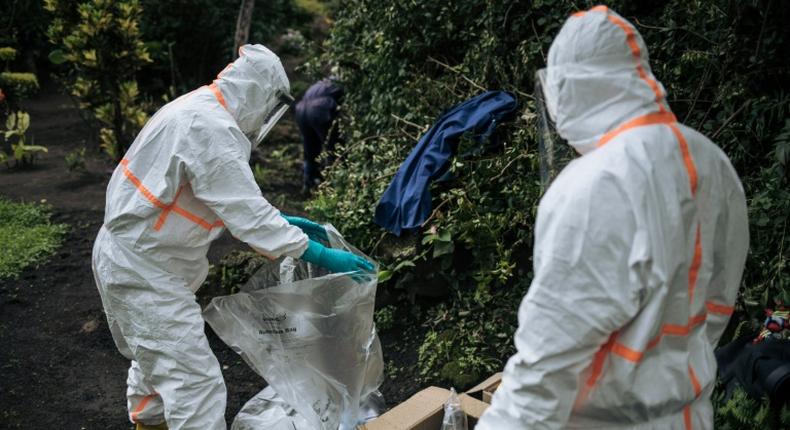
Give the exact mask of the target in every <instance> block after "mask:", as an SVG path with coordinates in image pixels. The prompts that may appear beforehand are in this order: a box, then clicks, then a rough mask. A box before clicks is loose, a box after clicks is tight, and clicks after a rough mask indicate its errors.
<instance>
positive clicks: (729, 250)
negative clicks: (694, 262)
mask: <svg viewBox="0 0 790 430" xmlns="http://www.w3.org/2000/svg"><path fill="white" fill-rule="evenodd" d="M727 164H728V165H727V166H726V167H725V168H723V169H721V171H722V172H726V175H727V178H728V180H726V181H724V183H725V184H726V185H725V187H726V188H727V190H726V191H725V192H724V193H722V194H721V195H722V201H721V204H720V205H719V208H720V212H719V214H718V216H717V218H716V231H715V232H714V235H715V236H714V237H715V241H714V245H713V267H712V269H711V271H712V273H711V281H710V288H708V297H707V298H706V301H705V308H706V309H705V310H706V312H707V314H708V316H707V319H706V330H707V332H706V334H707V336H708V338H709V339H710V342H711V344H712V345H714V346H715V345H717V344H718V342H719V338H721V335H722V333H724V330H725V329H726V328H727V323H728V322H729V320H730V316H731V315H732V313H733V306H734V304H735V300H736V298H737V297H738V289H739V288H740V285H741V277H742V275H743V268H744V265H745V264H746V254H747V253H748V251H749V222H748V219H747V207H746V197H745V196H744V192H743V187H742V186H741V183H740V181H739V180H738V177H737V175H736V174H735V170H734V169H733V168H732V166H731V165H729V163H727Z"/></svg>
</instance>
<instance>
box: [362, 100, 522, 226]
mask: <svg viewBox="0 0 790 430" xmlns="http://www.w3.org/2000/svg"><path fill="white" fill-rule="evenodd" d="M516 107H517V102H516V98H515V96H513V94H511V93H508V92H505V91H488V92H485V93H483V94H480V95H478V96H475V97H473V98H471V99H469V100H466V101H465V102H463V103H460V104H458V105H456V106H453V107H452V108H451V109H450V110H448V111H447V112H445V113H444V114H443V115H442V116H441V117H440V118H439V119H438V120H437V121H436V123H435V124H434V125H433V126H432V127H431V128H430V130H428V132H427V133H425V134H424V135H423V136H422V137H421V138H420V141H419V142H417V146H415V147H414V149H412V151H411V153H410V154H409V156H408V157H407V158H406V161H404V162H403V164H401V166H400V168H399V169H398V172H397V173H396V174H395V177H394V178H393V179H392V182H390V185H389V187H387V190H386V191H384V195H382V196H381V200H380V201H379V204H378V206H376V215H375V222H376V224H378V225H380V226H381V227H384V228H385V229H387V230H388V231H390V232H391V233H394V234H396V235H398V236H400V234H401V232H402V231H403V230H411V229H415V228H418V227H419V226H420V225H422V223H423V222H425V220H426V219H428V216H429V215H430V213H431V191H430V186H431V182H432V181H434V180H436V179H437V178H439V177H440V176H442V174H443V173H445V172H446V171H447V167H448V164H449V161H450V158H451V157H452V156H453V154H454V153H455V150H456V149H457V147H458V141H459V139H460V137H461V135H463V134H464V133H467V132H472V133H474V134H475V136H474V137H475V140H476V141H477V142H478V144H481V143H482V142H484V141H486V140H487V139H488V138H489V137H490V136H491V133H493V131H494V127H495V126H496V124H497V123H498V122H501V121H504V120H507V119H510V117H512V116H513V113H514V112H515V111H516Z"/></svg>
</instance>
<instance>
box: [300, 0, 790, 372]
mask: <svg viewBox="0 0 790 430" xmlns="http://www.w3.org/2000/svg"><path fill="white" fill-rule="evenodd" d="M606 3H609V5H610V6H612V7H613V8H614V9H616V10H618V11H619V12H621V13H622V14H623V15H624V16H626V17H627V18H629V19H630V20H631V21H632V22H633V23H635V25H636V26H637V27H638V28H639V30H640V32H641V33H642V35H643V36H644V38H645V40H646V43H647V44H648V46H649V49H650V55H651V63H652V65H653V70H654V73H655V74H656V75H657V76H658V78H659V79H660V80H661V81H662V82H663V83H664V85H665V86H666V87H667V89H668V93H669V96H670V100H669V101H670V104H671V106H672V108H673V110H674V112H675V113H676V114H677V115H678V117H679V118H681V120H682V121H683V122H684V123H686V124H688V125H690V126H692V127H695V128H698V129H700V130H701V131H702V132H704V133H706V134H707V135H709V136H710V137H711V138H712V140H714V141H715V142H716V143H718V144H719V145H720V146H721V147H722V148H723V149H724V150H725V151H726V152H727V154H728V155H729V156H730V158H731V159H732V161H733V164H734V165H735V167H736V169H737V170H738V172H739V174H740V176H741V178H742V180H743V183H744V186H745V189H746V192H747V196H748V198H749V211H750V212H749V216H750V229H751V235H752V238H751V251H752V252H751V254H750V257H749V260H748V262H747V268H746V273H745V275H744V284H743V288H742V294H741V296H740V298H739V301H738V304H737V309H738V311H739V312H738V315H749V314H752V315H756V314H757V313H758V312H761V308H762V307H763V306H765V305H766V304H767V303H768V302H770V301H771V300H773V298H774V297H782V296H784V297H787V294H788V285H789V284H788V283H789V282H790V272H788V271H787V259H788V257H787V252H786V249H787V246H786V245H787V244H786V240H787V239H786V235H785V234H784V232H785V231H786V230H787V218H788V211H789V210H790V195H789V192H788V189H790V188H789V187H788V173H787V172H788V171H787V154H788V151H787V146H786V145H787V144H786V142H787V141H788V135H790V131H788V130H789V129H787V128H786V127H787V126H786V125H785V124H784V121H785V118H786V117H787V114H788V110H790V91H788V90H790V87H789V86H788V82H790V80H789V79H788V78H790V58H789V57H788V56H786V55H783V54H782V52H783V50H786V47H787V45H788V43H789V42H790V34H788V33H789V32H790V27H788V26H787V25H786V22H787V21H788V18H790V16H788V15H789V14H790V10H788V9H787V8H781V7H779V6H777V5H776V4H775V3H768V4H765V3H759V2H756V1H747V2H735V3H733V2H728V1H724V0H714V1H711V2H705V3H701V2H684V1H680V0H672V1H668V2H664V3H662V4H660V5H654V4H647V3H633V2H624V1H612V2H606ZM585 4H586V5H585ZM590 5H591V2H582V3H578V2H572V1H563V0H541V1H534V2H488V1H484V0H462V1H457V2H400V1H396V0H383V1H382V0H376V1H374V0H346V1H341V2H339V4H338V5H337V6H335V7H333V11H334V18H335V19H336V21H335V25H334V27H333V28H332V29H331V34H330V37H329V39H328V41H327V42H326V44H325V53H324V55H323V57H322V58H321V60H320V62H323V63H327V64H337V65H338V66H339V71H338V75H339V78H340V79H341V80H342V82H343V84H344V85H345V87H346V88H347V94H346V97H345V103H344V106H343V112H344V113H343V115H342V117H341V119H340V129H341V132H342V133H343V135H344V136H346V141H347V142H348V143H347V144H346V145H345V146H342V147H340V148H338V151H337V152H338V160H337V162H336V163H335V164H334V166H333V167H332V168H331V169H329V171H328V172H326V175H325V177H326V178H327V182H326V183H325V184H324V185H323V186H322V187H321V188H320V189H319V193H318V195H317V196H316V198H315V199H314V200H313V201H312V202H310V209H311V210H312V211H313V213H314V216H315V217H316V218H320V219H328V220H330V221H331V222H332V223H333V224H335V225H336V226H337V227H338V228H339V229H340V230H341V231H342V232H343V233H344V234H345V235H347V236H348V237H352V238H353V239H354V241H355V243H356V244H357V245H358V246H360V247H361V248H362V249H364V250H365V251H367V252H369V253H372V254H373V255H375V256H376V257H377V258H378V259H379V261H381V262H382V263H384V266H385V267H384V269H385V271H384V272H383V273H382V281H384V284H383V285H382V288H381V290H383V291H386V293H383V294H387V295H388V296H390V299H391V300H392V301H394V302H395V303H397V305H398V311H397V314H398V315H400V317H401V318H405V315H409V313H408V310H409V309H410V308H411V307H412V306H413V305H412V303H413V302H414V300H417V299H415V295H418V294H426V293H431V294H433V293H436V292H441V291H446V292H449V299H448V300H446V301H445V302H444V303H441V304H438V305H433V306H428V310H427V311H425V312H423V313H422V315H421V316H419V318H420V321H422V325H423V326H424V327H427V328H428V331H427V334H426V335H425V337H424V340H423V342H422V346H421V347H420V357H421V360H420V362H419V363H418V366H419V368H420V369H419V373H420V374H421V375H423V376H424V378H425V379H426V380H430V381H437V380H438V381H449V382H451V383H453V384H454V385H459V386H462V385H464V383H466V382H469V381H470V380H471V379H474V377H477V376H479V375H485V374H486V373H487V372H489V371H490V370H491V369H493V368H501V365H502V359H503V358H504V357H505V356H506V355H507V354H508V353H509V352H510V351H512V340H511V336H512V334H513V331H514V328H515V326H516V321H515V311H516V308H517V306H518V303H519V301H520V298H521V297H522V296H523V294H524V292H525V291H526V288H527V286H528V284H529V281H530V278H531V246H532V226H533V223H534V216H535V207H536V205H537V202H538V199H539V197H540V188H539V185H538V169H537V164H538V163H537V155H536V150H535V148H536V145H535V134H534V128H535V121H534V117H535V116H534V114H533V109H534V107H533V105H532V99H531V97H530V96H529V94H530V93H531V92H532V88H533V82H532V80H533V76H534V72H535V70H537V69H538V68H540V67H543V66H544V65H545V55H546V53H547V51H548V48H549V46H550V44H551V41H552V40H553V38H554V36H555V35H556V33H557V32H558V30H559V29H560V27H561V25H562V24H563V22H564V21H565V19H566V18H567V17H568V16H569V14H570V13H572V12H574V11H575V10H577V9H583V8H586V7H589V6H590ZM406 28H408V29H409V31H403V29H406ZM757 76H759V79H758V78H757ZM489 88H490V89H505V90H510V91H513V92H515V93H517V94H518V95H519V98H520V101H521V103H522V105H521V106H522V107H521V109H522V111H521V115H520V117H519V118H518V119H517V120H516V121H514V122H513V123H512V124H508V125H504V126H500V127H499V130H498V134H499V137H500V138H501V141H502V142H503V146H502V148H501V149H500V150H499V151H498V152H489V153H483V154H478V155H475V156H472V157H466V158H460V157H458V158H456V159H455V160H453V162H452V164H451V166H452V167H451V168H452V172H453V174H454V175H455V178H456V179H455V180H454V181H452V182H450V183H441V184H435V185H434V187H433V190H432V193H433V196H434V202H433V203H434V204H433V206H434V213H433V214H432V216H431V218H430V219H429V220H428V221H427V222H426V223H425V225H424V226H423V228H422V229H421V230H420V231H418V232H415V233H412V234H410V235H406V236H404V237H401V238H394V237H392V236H390V235H387V234H383V233H382V231H381V229H379V228H378V227H377V226H375V225H374V224H373V222H372V220H373V213H374V208H375V205H376V203H377V201H378V199H379V197H380V196H381V194H382V192H383V191H384V189H385V188H386V186H387V184H388V183H389V181H390V180H391V178H392V175H393V174H394V173H395V171H396V170H397V168H398V167H399V164H400V163H401V161H402V160H404V159H405V158H406V155H407V154H408V152H409V151H410V150H411V148H412V147H413V146H414V144H415V143H416V140H417V139H418V137H419V135H420V134H421V133H423V132H424V131H425V130H426V129H427V128H428V126H429V125H430V124H431V123H432V122H433V121H434V120H435V119H436V118H437V117H438V116H439V115H440V114H441V112H442V111H443V110H444V109H447V108H449V107H450V106H452V105H454V104H456V103H458V102H461V101H463V100H465V99H467V98H469V97H471V96H473V95H475V94H478V93H479V92H481V91H482V90H483V89H489ZM468 145H470V142H467V141H466V140H464V141H462V142H461V148H460V149H459V151H458V153H464V152H465V150H466V149H468V148H469V146H468ZM391 296H395V298H392V297H391ZM470 332H471V333H474V335H473V336H469V335H467V334H468V333H470Z"/></svg>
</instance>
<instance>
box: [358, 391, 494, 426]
mask: <svg viewBox="0 0 790 430" xmlns="http://www.w3.org/2000/svg"><path fill="white" fill-rule="evenodd" d="M449 397H450V390H445V389H444V388H439V387H428V388H426V389H424V390H422V391H420V392H419V393H417V394H415V395H413V396H411V397H410V398H409V399H408V400H406V401H405V402H403V403H401V404H399V405H398V406H395V407H394V408H392V409H390V410H389V411H388V412H386V413H385V414H384V415H382V416H380V417H378V418H376V419H375V420H373V421H371V422H369V423H367V424H362V425H360V426H359V427H357V428H358V429H359V430H440V429H441V428H442V418H443V417H444V403H445V402H446V401H447V399H448V398H449ZM458 398H459V399H460V400H461V408H462V409H463V410H464V412H466V417H467V420H468V423H469V428H470V429H472V428H474V426H475V424H477V420H478V419H479V418H480V416H481V415H483V412H484V411H485V410H486V408H487V407H488V404H486V403H483V402H481V401H480V400H477V399H475V398H473V397H470V396H468V395H466V394H460V395H459V396H458Z"/></svg>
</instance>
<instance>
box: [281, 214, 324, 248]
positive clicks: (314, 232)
mask: <svg viewBox="0 0 790 430" xmlns="http://www.w3.org/2000/svg"><path fill="white" fill-rule="evenodd" d="M280 216H282V217H283V218H285V220H286V221H288V224H291V225H292V226H294V227H299V228H300V229H302V231H303V232H304V233H305V234H306V235H307V237H309V238H310V239H312V240H315V241H323V242H329V236H327V234H326V229H325V228H324V227H322V226H321V225H320V224H318V223H316V222H313V221H310V220H309V219H307V218H301V217H298V216H288V215H282V214H280Z"/></svg>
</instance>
